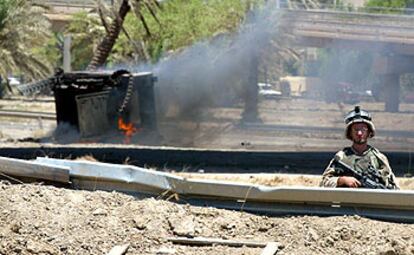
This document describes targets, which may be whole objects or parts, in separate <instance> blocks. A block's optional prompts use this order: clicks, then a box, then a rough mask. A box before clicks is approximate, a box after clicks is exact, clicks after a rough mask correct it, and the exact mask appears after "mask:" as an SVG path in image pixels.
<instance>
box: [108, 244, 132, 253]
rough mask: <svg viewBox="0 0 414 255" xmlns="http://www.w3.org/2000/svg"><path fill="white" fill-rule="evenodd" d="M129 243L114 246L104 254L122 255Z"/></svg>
mask: <svg viewBox="0 0 414 255" xmlns="http://www.w3.org/2000/svg"><path fill="white" fill-rule="evenodd" d="M128 248H129V244H124V245H117V246H114V247H113V248H112V249H111V250H110V251H109V252H108V253H107V254H106V255H123V254H125V253H126V252H127V250H128Z"/></svg>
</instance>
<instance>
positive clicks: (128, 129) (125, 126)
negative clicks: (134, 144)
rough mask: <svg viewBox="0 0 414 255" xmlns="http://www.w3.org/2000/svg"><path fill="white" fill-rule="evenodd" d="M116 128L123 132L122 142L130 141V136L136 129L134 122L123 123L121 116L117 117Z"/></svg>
mask: <svg viewBox="0 0 414 255" xmlns="http://www.w3.org/2000/svg"><path fill="white" fill-rule="evenodd" d="M118 129H119V130H121V131H123V132H124V134H125V139H124V143H130V142H131V136H133V135H134V134H135V133H136V132H137V131H138V129H137V128H136V127H134V124H132V123H125V122H124V120H123V119H122V118H121V117H119V118H118Z"/></svg>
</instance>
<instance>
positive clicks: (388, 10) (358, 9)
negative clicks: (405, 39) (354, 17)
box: [279, 1, 414, 15]
mask: <svg viewBox="0 0 414 255" xmlns="http://www.w3.org/2000/svg"><path fill="white" fill-rule="evenodd" d="M279 6H280V8H282V9H303V10H326V11H332V12H355V13H379V14H389V15H414V8H395V7H380V6H378V7H374V6H352V5H345V4H337V5H334V4H314V5H310V4H307V5H305V4H303V3H294V4H289V3H288V2H286V1H283V2H282V3H280V4H279Z"/></svg>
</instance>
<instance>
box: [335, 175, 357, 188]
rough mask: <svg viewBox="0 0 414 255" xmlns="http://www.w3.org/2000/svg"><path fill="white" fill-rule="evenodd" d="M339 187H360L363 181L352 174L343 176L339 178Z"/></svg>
mask: <svg viewBox="0 0 414 255" xmlns="http://www.w3.org/2000/svg"><path fill="white" fill-rule="evenodd" d="M337 185H338V187H350V188H358V187H360V186H361V183H360V182H359V181H358V180H357V179H355V178H354V177H351V176H341V177H339V178H338V183H337Z"/></svg>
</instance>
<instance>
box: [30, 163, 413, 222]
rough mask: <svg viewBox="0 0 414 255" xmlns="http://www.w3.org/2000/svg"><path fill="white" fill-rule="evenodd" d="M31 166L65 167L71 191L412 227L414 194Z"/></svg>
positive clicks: (98, 167)
mask: <svg viewBox="0 0 414 255" xmlns="http://www.w3.org/2000/svg"><path fill="white" fill-rule="evenodd" d="M35 163H39V164H42V165H48V166H54V167H56V168H60V167H67V168H69V169H70V170H69V176H70V178H71V181H72V183H73V186H74V188H77V189H86V190H96V189H98V190H107V191H112V190H117V191H122V192H126V193H130V194H135V195H142V194H146V195H152V196H160V195H161V196H162V195H165V194H168V195H171V194H177V195H178V196H179V197H182V198H184V200H185V201H187V202H192V203H194V204H200V205H206V204H207V205H209V206H214V207H221V208H228V209H235V210H245V211H251V212H256V213H266V214H273V215H275V214H278V215H280V214H290V215H291V214H305V215H361V216H366V217H372V218H377V219H384V220H390V221H397V222H409V223H414V214H413V213H412V212H413V210H414V191H408V190H372V189H347V188H319V187H315V188H309V187H306V188H305V187H283V186H282V187H270V186H263V185H252V184H242V183H235V182H226V181H214V180H197V179H186V178H182V177H179V176H176V175H173V174H169V173H163V172H158V171H154V170H149V169H144V168H139V167H134V166H129V165H115V164H107V163H100V162H90V161H71V160H60V159H51V158H38V159H36V161H35Z"/></svg>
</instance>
